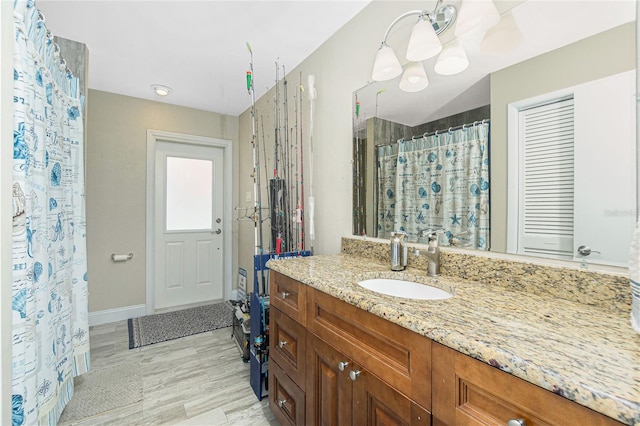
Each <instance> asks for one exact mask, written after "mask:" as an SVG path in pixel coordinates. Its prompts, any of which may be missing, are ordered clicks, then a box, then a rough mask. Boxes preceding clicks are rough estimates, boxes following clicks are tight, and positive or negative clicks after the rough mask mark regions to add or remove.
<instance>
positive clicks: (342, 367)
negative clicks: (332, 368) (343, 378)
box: [338, 361, 349, 371]
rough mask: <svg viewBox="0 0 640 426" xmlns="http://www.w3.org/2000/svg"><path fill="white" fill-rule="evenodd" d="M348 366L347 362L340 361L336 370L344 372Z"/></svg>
mask: <svg viewBox="0 0 640 426" xmlns="http://www.w3.org/2000/svg"><path fill="white" fill-rule="evenodd" d="M348 365H349V363H348V362H347V361H340V362H339V363H338V370H340V371H344V369H345V368H347V366H348Z"/></svg>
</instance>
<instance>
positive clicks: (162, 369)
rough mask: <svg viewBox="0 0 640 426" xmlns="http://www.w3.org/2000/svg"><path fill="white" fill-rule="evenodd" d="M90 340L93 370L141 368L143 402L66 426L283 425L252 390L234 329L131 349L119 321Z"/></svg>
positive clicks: (105, 326) (92, 331) (93, 333)
mask: <svg viewBox="0 0 640 426" xmlns="http://www.w3.org/2000/svg"><path fill="white" fill-rule="evenodd" d="M90 342H91V369H92V370H94V369H99V368H104V367H110V366H114V365H118V364H125V363H127V364H130V365H135V366H139V368H140V371H141V375H142V381H143V387H142V388H143V392H142V401H140V402H137V403H134V404H131V405H129V406H126V407H122V408H118V409H115V410H111V411H108V412H105V413H102V414H100V415H97V416H93V417H89V418H86V419H82V420H80V421H74V422H72V423H68V422H67V423H64V422H61V423H60V425H62V426H70V425H92V426H94V425H96V426H97V425H202V426H205V425H207V426H209V425H211V426H213V425H241V426H242V425H279V423H278V421H277V420H276V419H275V417H274V416H273V414H272V413H271V411H269V407H268V398H267V397H265V398H263V399H262V401H258V399H257V398H256V396H255V394H254V393H253V391H252V390H251V386H250V385H249V364H247V363H244V362H242V358H241V357H240V351H239V350H238V347H237V346H236V344H235V343H234V340H233V339H232V338H231V328H230V327H229V328H223V329H219V330H214V331H210V332H207V333H201V334H196V335H193V336H188V337H183V338H180V339H176V340H171V341H168V342H163V343H157V344H154V345H149V346H144V347H142V348H137V349H131V350H130V349H129V335H128V329H127V322H126V321H120V322H115V323H110V324H103V325H99V326H94V327H91V329H90ZM63 419H64V416H63V417H62V420H63Z"/></svg>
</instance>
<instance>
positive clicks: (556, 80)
mask: <svg viewBox="0 0 640 426" xmlns="http://www.w3.org/2000/svg"><path fill="white" fill-rule="evenodd" d="M495 3H496V6H497V7H498V10H499V12H500V13H501V15H502V18H503V19H502V20H503V21H504V20H505V17H509V19H513V20H514V21H515V22H516V24H517V27H518V29H519V31H520V33H521V34H522V40H521V41H520V42H519V44H518V46H517V47H516V48H515V49H513V50H512V51H510V52H507V53H497V54H496V53H494V54H485V53H483V51H484V50H485V49H484V48H483V49H481V47H480V40H481V38H482V36H480V38H479V39H473V38H467V39H462V40H459V41H460V42H461V44H462V45H463V46H464V48H465V50H466V53H467V56H468V58H469V63H470V65H469V67H468V68H467V69H466V70H465V71H464V72H462V73H460V74H457V75H451V76H442V75H438V74H436V73H434V72H433V68H434V63H435V58H433V59H429V60H426V61H424V62H423V64H424V67H425V69H426V72H427V76H428V79H429V85H428V87H427V88H426V89H424V90H421V91H418V92H413V93H409V92H405V91H402V90H400V89H399V87H398V85H399V84H398V83H399V81H400V77H397V78H396V79H393V80H389V81H384V82H374V83H371V82H370V83H368V84H366V85H365V86H364V87H362V88H361V89H359V90H357V91H356V92H354V94H353V100H354V111H353V123H354V138H353V147H354V148H353V153H354V158H353V160H354V161H353V164H354V191H353V206H354V210H353V233H354V235H367V236H370V237H379V238H386V237H387V233H388V231H389V229H390V226H392V227H395V228H399V229H400V228H402V227H403V224H402V220H407V219H408V216H407V215H406V214H405V215H404V216H403V217H401V218H399V219H398V218H394V219H390V218H389V216H390V215H389V214H388V209H386V207H384V203H383V200H381V199H379V198H380V197H379V194H381V192H380V191H381V187H382V186H383V185H384V182H383V180H382V179H379V175H380V174H382V175H383V176H386V175H385V174H384V173H386V172H385V171H384V170H383V169H384V167H386V166H385V165H384V162H383V161H381V158H386V157H384V155H386V154H384V153H382V152H383V151H381V148H380V146H390V147H393V146H397V145H398V143H397V142H398V140H402V139H404V141H405V142H406V141H408V140H411V139H413V140H414V141H415V140H416V139H424V140H426V139H428V138H430V137H431V136H433V135H434V134H435V133H436V132H439V133H438V134H437V136H438V137H444V136H442V135H443V134H445V133H446V134H448V135H452V134H453V133H454V131H455V130H456V129H460V128H464V129H466V130H465V131H466V132H468V131H469V129H470V128H473V127H481V125H483V124H486V127H487V128H488V136H487V137H488V144H487V146H488V147H489V149H488V158H487V159H486V160H484V161H485V162H486V163H487V164H488V182H487V181H486V179H484V177H483V178H482V180H479V181H478V182H479V184H477V185H476V184H474V185H475V186H473V188H472V192H474V191H475V192H476V193H475V194H473V195H475V196H477V197H478V198H477V201H474V202H473V203H474V205H475V208H477V209H480V210H482V209H485V210H486V211H487V214H488V215H487V221H486V224H483V222H481V221H479V220H478V215H476V214H475V213H472V214H470V216H471V219H472V221H475V222H474V223H472V225H474V226H476V227H486V232H487V236H486V238H484V237H482V234H477V235H470V234H472V233H473V232H467V231H466V230H465V231H463V232H460V234H462V235H456V232H454V231H452V230H453V229H454V228H455V226H454V225H459V222H460V216H461V215H458V214H456V213H445V216H446V217H445V218H444V221H445V222H443V223H442V225H435V226H434V224H435V222H429V221H422V222H421V223H420V224H419V226H418V228H416V227H415V226H413V227H409V228H408V229H410V230H411V231H410V232H408V234H409V235H408V236H409V239H410V240H411V241H417V242H425V241H422V240H421V239H420V234H419V232H416V229H419V228H420V227H421V228H423V229H424V228H436V227H437V228H442V229H443V232H442V235H441V237H440V242H441V244H443V245H447V244H450V245H459V246H462V247H465V246H466V247H469V248H476V249H481V250H491V251H494V252H499V253H513V254H520V255H530V256H537V257H550V258H557V259H564V260H575V261H580V262H589V263H595V264H605V265H613V266H626V265H627V262H628V251H629V246H630V241H631V236H632V234H633V229H634V226H635V222H636V214H637V207H636V205H637V203H636V200H637V195H636V194H637V187H636V176H637V169H638V167H637V152H638V149H637V142H636V140H637V138H636V96H635V93H636V34H635V31H636V22H635V18H636V4H635V2H629V1H554V2H553V3H551V2H544V1H536V0H528V1H505V2H502V1H496V2H495ZM453 4H455V5H456V6H457V5H458V2H453ZM594 17H597V18H594ZM393 18H395V17H393V16H391V17H389V21H390V22H391V21H392V20H393ZM408 21H411V20H410V19H408ZM412 24H413V22H409V23H408V24H407V25H405V26H403V25H398V26H397V27H398V28H396V29H395V30H394V32H393V33H391V34H390V35H389V38H388V40H387V43H388V44H389V45H390V46H392V47H393V48H394V50H395V51H396V53H397V55H398V57H399V58H401V63H405V62H407V61H406V60H403V59H404V52H405V50H406V45H407V41H406V40H407V39H408V38H409V33H410V32H411V26H412ZM383 31H384V29H381V33H382V32H383ZM448 32H450V33H451V34H447V33H444V34H442V35H441V39H442V41H443V43H444V44H445V46H446V45H447V43H451V42H452V40H453V38H454V35H453V31H452V30H448ZM374 56H375V52H371V63H372V64H373V59H374ZM549 111H550V112H549ZM558 111H559V112H558ZM567 111H569V113H567ZM556 113H557V114H558V115H557V116H554V115H553V114H556ZM548 114H552V116H551V117H552V118H551V121H546V122H545V121H544V120H542V121H541V122H540V121H539V117H540V116H544V117H547V116H548ZM567 114H570V115H567ZM554 117H556V118H554ZM557 117H563V118H561V119H558V118H557ZM567 117H568V118H567ZM562 120H564V124H562V123H560V124H558V123H559V122H560V121H562ZM527 123H537V124H535V125H529V127H527V126H528V125H527ZM540 123H542V124H540ZM536 126H537V127H536ZM528 129H529V130H528ZM565 131H568V132H570V133H571V139H572V142H571V145H570V146H564V147H563V146H559V147H552V148H550V150H547V147H545V148H544V149H545V152H543V153H542V154H540V153H539V152H537V151H536V149H537V148H536V147H535V144H534V145H531V143H530V142H528V141H531V140H533V141H534V142H535V141H536V138H538V135H540V134H542V135H543V136H544V135H546V134H548V133H549V132H552V133H553V132H556V133H557V132H560V133H562V132H565ZM532 132H533V133H532ZM478 137H481V136H478ZM527 138H528V139H527ZM424 143H427V144H429V142H428V141H426V142H424ZM403 144H404V142H403ZM481 146H482V145H481ZM531 146H533V148H531ZM388 149H389V150H393V149H396V151H395V152H396V157H393V158H395V159H394V160H393V161H397V157H398V155H397V150H398V149H400V151H401V152H402V150H403V149H406V148H402V147H401V148H388ZM480 149H483V148H482V147H481V148H480ZM554 149H555V151H554ZM563 150H564V151H563ZM567 152H569V153H568V154H567ZM381 153H382V154H381ZM446 155H447V156H451V155H452V156H453V157H455V155H456V152H455V151H453V150H448V151H447V154H446ZM400 157H403V155H400ZM453 157H452V158H453ZM559 158H563V159H564V161H565V163H566V167H568V168H569V169H570V172H569V175H568V176H569V178H567V175H566V174H565V173H564V171H563V170H562V167H564V166H562V165H558V164H556V163H557V162H558V159H559ZM403 161H405V159H404V157H403V158H402V159H401V160H400V163H402V162H403ZM428 161H429V160H428V159H427V157H425V159H424V160H423V165H425V167H430V166H431V165H430V164H429V163H428ZM536 162H537V163H536ZM435 164H436V163H434V164H433V168H432V169H429V170H430V171H431V172H432V173H433V170H436V169H435V167H436V165H435ZM401 165H403V164H401ZM438 167H440V166H438ZM536 167H537V168H536ZM549 167H551V169H549ZM473 168H474V171H473V173H474V174H476V175H478V173H479V167H477V166H473ZM405 173H406V172H405ZM428 173H429V172H427V174H428ZM469 173H471V170H469ZM409 174H413V175H415V173H407V175H409ZM483 176H484V175H483ZM532 176H533V177H532ZM539 176H543V177H544V178H545V179H551V180H545V179H543V180H539V181H537V182H538V184H537V185H538V186H537V188H538V189H540V190H538V189H536V184H535V182H536V179H537V178H538V177H539ZM405 177H406V176H405ZM386 179H387V180H389V178H388V177H387V178H386ZM394 179H396V178H395V177H394ZM448 179H449V180H448V181H447V184H450V185H451V187H452V188H453V187H454V186H455V185H454V178H448ZM456 179H457V178H456ZM531 179H533V182H534V183H533V184H531V182H532V180H531ZM553 179H555V180H553ZM398 182H400V179H398ZM392 187H393V188H397V189H398V190H397V191H392V190H390V189H388V188H387V189H386V191H387V193H388V195H393V196H394V197H397V200H394V202H395V203H396V204H400V203H402V202H404V201H402V197H403V195H402V194H403V192H404V191H405V189H407V188H409V190H411V191H423V192H425V193H426V192H430V191H435V190H439V189H440V185H439V184H435V185H433V187H431V186H429V185H427V186H426V187H425V188H426V190H425V189H423V188H422V187H421V186H419V185H414V182H413V181H411V180H407V179H406V178H404V179H403V180H402V181H401V182H400V183H393V184H392ZM532 188H533V189H532ZM484 189H486V190H487V193H488V201H487V203H486V204H487V206H485V205H484V202H483V201H482V200H481V197H480V196H481V195H482V190H484ZM409 204H411V203H409ZM414 205H415V207H414V210H415V211H416V212H417V216H416V218H415V219H414V218H410V219H409V220H408V221H413V222H419V221H420V220H421V219H422V213H421V212H420V210H421V209H422V212H424V211H426V210H428V209H430V210H434V208H440V207H442V206H439V205H438V206H434V205H433V203H423V204H420V203H417V204H416V203H414ZM385 209H386V210H385ZM385 212H386V213H387V217H386V219H387V220H388V221H389V220H391V221H393V220H395V222H394V223H393V224H392V225H389V222H387V223H386V224H385V223H384V220H385ZM447 221H449V225H447ZM462 222H463V225H465V226H467V227H468V229H471V226H472V225H469V224H468V223H465V220H463V221H462ZM456 229H458V230H459V229H460V228H459V227H458V228H456ZM465 229H466V228H465ZM465 234H466V235H465ZM478 235H481V236H480V237H479V236H478Z"/></svg>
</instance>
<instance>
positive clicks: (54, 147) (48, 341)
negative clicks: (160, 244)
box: [12, 0, 89, 426]
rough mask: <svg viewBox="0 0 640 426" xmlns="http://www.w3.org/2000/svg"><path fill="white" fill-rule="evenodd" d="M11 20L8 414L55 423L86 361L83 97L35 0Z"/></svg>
mask: <svg viewBox="0 0 640 426" xmlns="http://www.w3.org/2000/svg"><path fill="white" fill-rule="evenodd" d="M14 28H15V38H14V46H15V49H14V72H13V77H14V131H13V135H14V146H13V287H12V296H13V299H12V329H13V330H12V336H13V350H12V417H13V425H14V426H15V425H22V424H56V423H57V421H58V419H59V417H60V414H61V412H62V409H63V408H64V407H65V405H66V404H67V402H68V401H69V400H70V398H71V396H72V395H73V377H74V376H77V375H79V374H82V373H84V372H86V371H88V369H89V336H88V330H89V327H88V312H87V300H88V299H87V256H86V227H85V209H84V163H83V162H84V160H83V150H84V148H83V145H84V141H83V124H82V116H81V111H82V106H81V101H80V99H79V90H78V81H77V79H76V78H75V77H73V75H72V74H71V73H70V72H69V71H68V70H67V69H66V66H65V64H64V62H61V58H60V54H59V49H58V47H57V45H56V44H55V43H53V39H52V36H51V34H50V33H49V32H48V31H47V28H46V27H45V25H44V19H43V18H42V15H41V14H40V13H39V11H38V10H37V9H36V8H35V7H34V3H33V1H32V0H30V1H21V0H16V1H15V2H14Z"/></svg>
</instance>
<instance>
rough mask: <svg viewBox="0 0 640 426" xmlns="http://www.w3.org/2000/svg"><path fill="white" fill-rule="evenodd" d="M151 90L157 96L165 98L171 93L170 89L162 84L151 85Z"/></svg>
mask: <svg viewBox="0 0 640 426" xmlns="http://www.w3.org/2000/svg"><path fill="white" fill-rule="evenodd" d="M151 88H152V89H153V91H154V92H156V95H158V96H167V95H169V94H170V93H171V92H172V90H171V87H169V86H163V85H162V84H152V85H151Z"/></svg>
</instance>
